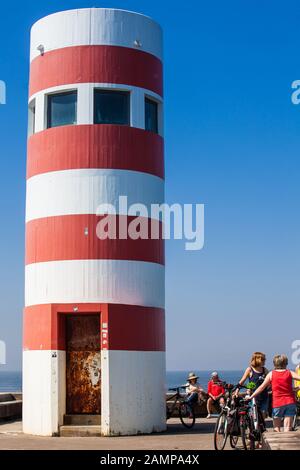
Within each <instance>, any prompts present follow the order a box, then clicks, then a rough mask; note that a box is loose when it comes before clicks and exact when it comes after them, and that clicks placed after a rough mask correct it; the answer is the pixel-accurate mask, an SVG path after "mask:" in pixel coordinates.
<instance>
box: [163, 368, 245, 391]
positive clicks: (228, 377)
mask: <svg viewBox="0 0 300 470" xmlns="http://www.w3.org/2000/svg"><path fill="white" fill-rule="evenodd" d="M189 372H194V373H195V374H196V375H198V377H199V379H198V382H199V384H200V385H201V386H202V388H203V389H204V390H206V389H207V384H208V382H209V380H210V378H211V373H212V372H214V371H211V370H203V371H197V370H193V371H168V372H167V387H168V388H173V387H177V386H179V385H184V384H186V382H187V378H188V375H189ZM243 372H244V371H242V370H219V371H218V374H219V378H220V380H223V381H225V382H227V383H230V384H233V385H236V384H237V383H238V381H239V380H240V378H241V377H242V375H243Z"/></svg>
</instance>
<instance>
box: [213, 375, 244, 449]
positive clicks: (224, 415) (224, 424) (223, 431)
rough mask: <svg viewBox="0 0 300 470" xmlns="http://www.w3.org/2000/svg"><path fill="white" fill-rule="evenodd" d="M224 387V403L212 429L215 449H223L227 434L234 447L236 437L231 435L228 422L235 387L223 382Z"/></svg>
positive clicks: (231, 418) (230, 415)
mask: <svg viewBox="0 0 300 470" xmlns="http://www.w3.org/2000/svg"><path fill="white" fill-rule="evenodd" d="M223 386H224V388H225V397H224V398H225V404H224V406H223V407H222V409H221V412H220V414H219V416H218V419H217V422H216V425H215V430H214V447H215V450H224V448H225V446H226V442H227V438H228V435H229V436H230V445H231V447H233V448H234V447H236V445H237V441H238V437H237V436H233V434H232V432H231V429H230V422H233V419H234V418H233V416H232V414H233V411H234V406H233V405H234V402H233V397H232V393H233V391H234V390H235V387H234V386H233V385H231V384H227V383H225V382H223Z"/></svg>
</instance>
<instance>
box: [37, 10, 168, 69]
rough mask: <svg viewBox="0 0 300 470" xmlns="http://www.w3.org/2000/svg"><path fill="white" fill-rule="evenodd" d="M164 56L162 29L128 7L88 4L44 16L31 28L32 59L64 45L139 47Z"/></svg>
mask: <svg viewBox="0 0 300 470" xmlns="http://www.w3.org/2000/svg"><path fill="white" fill-rule="evenodd" d="M135 41H139V42H140V44H141V47H138V50H142V51H144V52H148V53H150V54H153V55H155V56H156V57H158V58H159V59H162V30H161V28H160V26H159V25H158V24H157V23H156V22H155V21H153V20H152V19H151V18H148V17H147V16H144V15H141V14H138V13H133V12H129V11H125V10H114V9H109V8H87V9H81V10H69V11H62V12H58V13H55V14H53V15H50V16H46V17H45V18H42V19H41V20H39V21H38V22H37V23H35V24H34V25H33V27H32V30H31V51H30V60H33V59H34V58H35V57H37V56H39V55H40V52H39V51H38V50H37V47H38V46H40V45H42V46H44V50H45V52H48V51H52V50H54V49H60V48H62V47H71V46H86V45H109V46H122V47H130V48H133V49H134V48H137V46H136V45H135Z"/></svg>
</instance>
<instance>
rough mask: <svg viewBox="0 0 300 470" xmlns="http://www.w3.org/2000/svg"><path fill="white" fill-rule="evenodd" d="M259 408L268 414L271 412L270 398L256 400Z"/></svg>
mask: <svg viewBox="0 0 300 470" xmlns="http://www.w3.org/2000/svg"><path fill="white" fill-rule="evenodd" d="M256 400H257V401H256V402H257V406H258V407H259V409H260V411H264V412H266V413H267V412H268V410H269V396H267V397H264V398H263V399H262V400H259V399H256Z"/></svg>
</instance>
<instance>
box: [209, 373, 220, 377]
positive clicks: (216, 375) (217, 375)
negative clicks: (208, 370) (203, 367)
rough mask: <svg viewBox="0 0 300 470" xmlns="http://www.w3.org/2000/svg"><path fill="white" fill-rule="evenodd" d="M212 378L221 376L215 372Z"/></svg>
mask: <svg viewBox="0 0 300 470" xmlns="http://www.w3.org/2000/svg"><path fill="white" fill-rule="evenodd" d="M211 376H212V377H219V374H218V372H213V373H212V374H211Z"/></svg>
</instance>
